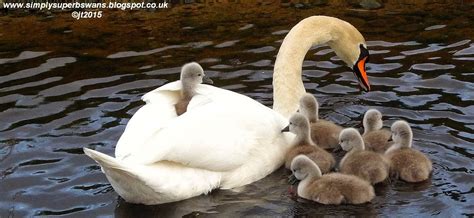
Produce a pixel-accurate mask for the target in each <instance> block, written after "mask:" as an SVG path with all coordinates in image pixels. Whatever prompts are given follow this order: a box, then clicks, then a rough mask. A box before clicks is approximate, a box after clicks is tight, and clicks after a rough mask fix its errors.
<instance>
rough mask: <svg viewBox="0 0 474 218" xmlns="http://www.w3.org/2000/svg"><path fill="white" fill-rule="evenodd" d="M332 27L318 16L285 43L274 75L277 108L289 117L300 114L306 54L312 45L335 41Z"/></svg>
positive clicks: (291, 34) (288, 37)
mask: <svg viewBox="0 0 474 218" xmlns="http://www.w3.org/2000/svg"><path fill="white" fill-rule="evenodd" d="M312 18H313V19H312ZM328 28H329V27H328V26H325V25H323V24H322V23H321V22H320V21H319V20H318V19H314V17H310V18H307V19H305V20H303V21H301V22H300V23H298V24H297V25H296V26H294V27H293V29H291V31H290V32H289V33H288V35H286V37H285V39H284V40H283V43H282V44H281V47H280V50H279V51H278V55H277V58H276V61H275V67H274V74H273V89H274V90H273V109H274V110H275V111H277V112H279V113H280V114H282V115H283V116H285V117H290V116H291V114H293V113H295V112H296V110H297V109H298V104H299V102H298V101H299V100H300V98H301V97H302V96H303V94H304V93H305V88H304V85H303V80H302V78H301V76H302V66H303V60H304V58H305V56H306V53H307V52H308V50H309V49H310V48H311V46H313V45H319V44H324V43H327V42H329V41H330V40H331V39H332V37H331V34H330V30H329V29H328ZM314 31H318V32H317V33H315V32H314Z"/></svg>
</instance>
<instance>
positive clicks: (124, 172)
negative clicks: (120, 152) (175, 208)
mask: <svg viewBox="0 0 474 218" xmlns="http://www.w3.org/2000/svg"><path fill="white" fill-rule="evenodd" d="M84 153H85V154H86V155H87V156H89V157H90V158H92V159H93V160H94V161H95V162H97V163H98V164H99V165H100V166H101V168H102V172H104V174H105V176H106V177H107V179H108V180H109V182H110V184H111V185H112V187H113V188H114V190H115V191H116V192H117V193H118V194H119V195H120V196H121V197H122V198H123V199H125V201H127V202H130V203H142V204H147V203H150V202H153V203H154V204H158V203H162V202H159V201H158V200H159V199H150V198H149V197H147V196H154V194H153V193H156V192H155V191H154V190H153V188H152V187H150V186H149V185H148V184H146V182H144V181H143V180H142V179H140V176H139V175H137V174H135V173H134V172H133V171H132V170H131V169H130V167H127V166H125V165H124V164H123V163H121V162H120V161H119V160H117V159H115V158H113V157H110V156H108V155H106V154H103V153H100V152H98V151H94V150H92V149H88V148H84ZM163 203H164V202H163Z"/></svg>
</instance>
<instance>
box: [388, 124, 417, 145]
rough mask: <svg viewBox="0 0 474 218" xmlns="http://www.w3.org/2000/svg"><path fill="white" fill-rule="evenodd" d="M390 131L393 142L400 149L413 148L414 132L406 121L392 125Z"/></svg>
mask: <svg viewBox="0 0 474 218" xmlns="http://www.w3.org/2000/svg"><path fill="white" fill-rule="evenodd" d="M390 129H391V131H392V140H393V142H394V144H395V145H398V146H400V147H411V143H412V140H413V132H412V131H411V128H410V125H409V124H408V123H407V122H406V121H403V120H399V121H396V122H395V123H393V124H392V127H391V128H390Z"/></svg>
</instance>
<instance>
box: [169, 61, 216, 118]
mask: <svg viewBox="0 0 474 218" xmlns="http://www.w3.org/2000/svg"><path fill="white" fill-rule="evenodd" d="M180 80H181V84H182V88H181V96H180V99H179V100H178V103H176V104H175V106H174V107H175V109H176V114H177V115H178V116H179V115H181V114H183V113H185V112H186V111H187V109H188V104H189V102H190V101H191V99H192V98H193V96H194V95H196V87H197V86H198V85H199V84H201V83H202V82H203V81H204V82H206V83H209V84H212V80H210V79H209V78H207V77H205V74H204V70H203V69H202V67H201V65H199V64H198V63H196V62H191V63H187V64H185V65H184V66H183V67H182V69H181V78H180Z"/></svg>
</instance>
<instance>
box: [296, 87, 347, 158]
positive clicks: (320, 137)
mask: <svg viewBox="0 0 474 218" xmlns="http://www.w3.org/2000/svg"><path fill="white" fill-rule="evenodd" d="M300 112H301V113H302V114H303V115H305V116H306V117H307V118H308V119H309V122H310V123H311V139H313V141H314V142H315V143H316V144H317V145H318V146H319V147H321V148H324V149H328V148H335V147H337V146H338V145H339V140H338V139H339V133H340V132H341V131H342V127H340V126H338V125H336V124H335V123H333V122H331V121H328V120H323V119H319V104H318V101H317V100H316V98H315V97H314V96H313V95H312V94H309V93H307V94H304V95H303V97H302V98H301V100H300ZM318 165H319V164H318Z"/></svg>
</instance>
